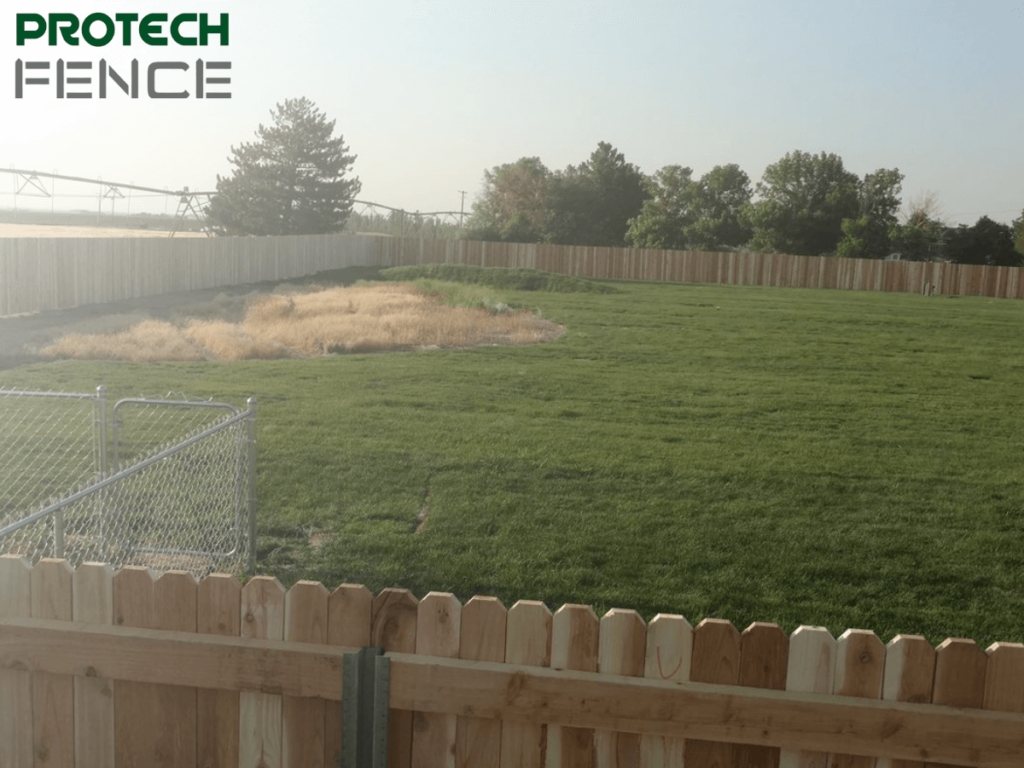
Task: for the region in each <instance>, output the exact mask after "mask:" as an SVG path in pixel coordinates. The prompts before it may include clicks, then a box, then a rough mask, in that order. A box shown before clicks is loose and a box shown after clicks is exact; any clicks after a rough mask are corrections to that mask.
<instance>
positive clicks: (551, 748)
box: [547, 604, 601, 768]
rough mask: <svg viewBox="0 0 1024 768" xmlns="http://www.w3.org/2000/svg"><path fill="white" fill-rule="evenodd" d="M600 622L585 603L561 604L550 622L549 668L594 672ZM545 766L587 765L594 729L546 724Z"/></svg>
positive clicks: (591, 757) (573, 767)
mask: <svg viewBox="0 0 1024 768" xmlns="http://www.w3.org/2000/svg"><path fill="white" fill-rule="evenodd" d="M600 631H601V630H600V622H599V621H598V620H597V614H595V613H594V610H593V609H592V608H591V607H590V606H589V605H572V604H568V605H563V606H562V607H561V608H559V609H558V610H557V611H556V612H555V615H554V617H553V619H552V622H551V668H552V669H573V670H576V671H578V672H596V671H597V652H598V644H599V640H600ZM547 759H548V762H547V765H548V768H591V766H593V765H594V729H593V728H572V727H569V726H561V725H549V726H548V752H547Z"/></svg>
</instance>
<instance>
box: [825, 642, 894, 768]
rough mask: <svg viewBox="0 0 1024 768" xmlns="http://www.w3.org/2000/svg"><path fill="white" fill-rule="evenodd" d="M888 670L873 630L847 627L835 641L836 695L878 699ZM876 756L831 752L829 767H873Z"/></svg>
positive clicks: (834, 690)
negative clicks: (836, 641)
mask: <svg viewBox="0 0 1024 768" xmlns="http://www.w3.org/2000/svg"><path fill="white" fill-rule="evenodd" d="M884 671H885V646H884V645H882V641H881V640H879V639H878V638H877V637H876V636H875V633H874V632H866V631H864V630H862V629H848V630H846V632H844V633H843V634H842V636H840V638H839V642H838V643H837V644H836V681H835V685H834V687H833V693H835V694H836V695H837V696H858V697H860V698H865V699H878V698H881V696H882V677H883V675H884ZM874 765H875V759H874V758H873V757H862V756H856V755H836V754H833V755H832V761H831V763H829V766H830V768H874Z"/></svg>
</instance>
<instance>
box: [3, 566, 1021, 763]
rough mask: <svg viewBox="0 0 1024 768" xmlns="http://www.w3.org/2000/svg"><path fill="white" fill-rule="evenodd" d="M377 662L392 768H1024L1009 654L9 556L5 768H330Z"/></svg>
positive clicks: (960, 643) (867, 636)
mask: <svg viewBox="0 0 1024 768" xmlns="http://www.w3.org/2000/svg"><path fill="white" fill-rule="evenodd" d="M370 645H374V646H379V647H381V648H383V649H384V651H386V652H387V653H386V658H387V659H388V660H389V664H390V686H389V690H388V699H387V704H388V705H389V706H390V708H391V711H390V715H389V717H388V734H387V743H386V752H387V765H389V766H392V768H407V767H412V766H415V767H417V768H418V767H421V766H422V767H424V768H425V767H426V766H474V767H475V766H484V767H487V766H516V767H517V768H519V767H520V766H523V767H526V768H529V767H531V766H532V767H536V768H539V767H540V766H552V767H553V766H566V767H568V766H574V767H578V766H644V767H647V768H651V767H653V766H675V767H677V768H678V766H683V765H684V764H685V766H686V768H705V767H710V766H718V767H727V766H783V767H787V766H793V767H795V766H825V765H830V766H840V765H841V766H855V767H857V768H860V767H861V766H864V767H865V768H867V767H869V766H874V765H878V766H885V767H886V768H890V767H891V768H897V767H898V768H907V767H908V766H925V765H927V766H929V767H930V768H941V766H940V764H946V765H949V764H952V765H964V766H985V767H987V768H1009V767H1010V766H1018V767H1019V766H1020V765H1022V764H1024V715H1022V714H1021V712H1024V646H1022V645H1019V644H1007V643H997V644H995V645H993V646H992V647H990V648H989V649H988V650H987V651H982V650H981V649H979V648H978V647H977V646H976V645H975V644H974V643H973V642H971V641H967V640H947V641H945V642H944V643H942V644H941V645H940V646H939V647H938V648H937V649H933V648H932V647H931V646H930V645H929V644H928V643H927V642H926V641H925V640H924V639H923V638H921V637H916V636H907V635H900V636H898V637H896V638H895V639H893V640H892V642H890V643H889V644H888V646H886V645H883V643H882V642H881V640H879V638H877V637H876V636H875V635H874V634H873V633H871V632H867V631H861V630H850V631H848V632H846V633H845V634H844V635H842V637H840V638H839V639H838V640H835V639H833V638H832V637H831V636H830V635H829V634H828V632H827V631H825V630H824V629H820V628H814V627H801V628H800V629H798V630H797V631H796V632H794V633H793V635H792V636H791V637H787V636H786V635H785V633H783V632H782V630H781V629H779V627H777V626H775V625H773V624H760V623H755V624H752V625H751V626H750V627H748V628H747V629H746V630H745V631H744V632H742V633H739V632H737V630H736V629H734V628H733V626H732V625H731V624H729V623H728V622H726V621H723V620H719V619H706V620H705V621H703V622H701V624H700V625H699V626H697V627H696V628H691V626H690V624H689V623H688V622H687V621H686V619H684V618H683V617H681V616H669V615H659V616H657V617H655V618H654V619H653V620H652V621H651V622H650V623H649V624H645V623H644V621H643V620H642V619H641V618H640V617H639V616H638V615H637V614H636V613H635V612H633V611H627V610H619V609H615V610H611V611H609V612H608V613H607V614H605V616H604V617H603V618H602V619H600V620H599V619H598V618H597V616H596V615H595V614H594V612H593V611H592V610H591V609H590V608H589V607H588V606H582V605H565V606H563V607H562V608H560V609H559V610H558V611H557V612H556V613H555V614H554V615H552V614H551V613H550V611H549V610H548V609H547V608H546V607H545V606H544V605H543V604H541V603H537V602H532V601H521V602H518V603H516V604H515V605H514V606H513V607H512V608H511V609H509V610H506V609H505V607H504V606H503V605H502V604H501V603H500V602H499V601H497V600H496V599H494V598H487V597H474V598H473V599H472V600H470V601H469V602H467V603H466V604H465V605H462V604H460V602H459V601H458V600H457V599H456V598H455V597H454V596H452V595H450V594H443V593H435V592H432V593H430V594H428V595H427V596H426V597H424V598H423V599H422V600H417V599H416V598H415V597H413V595H412V594H410V593H409V592H407V591H405V590H398V589H386V590H384V591H383V592H381V593H380V594H379V595H377V596H376V597H374V596H373V595H371V594H370V592H369V591H368V590H367V589H366V588H365V587H362V586H354V585H342V586H340V587H338V588H337V589H336V590H334V591H333V592H330V593H328V591H327V590H326V589H325V588H324V587H323V586H322V585H321V584H319V583H314V582H298V583H297V584H295V585H294V586H293V587H292V588H291V589H290V590H288V591H287V592H286V591H285V590H284V589H283V588H282V587H281V585H280V584H279V583H278V582H277V581H276V580H275V579H272V578H269V577H257V578H254V579H252V580H250V581H249V582H248V583H246V584H245V586H244V587H243V586H240V585H239V583H238V581H237V580H235V579H234V578H233V577H230V576H224V575H212V576H208V577H207V578H205V579H204V580H203V581H202V582H200V583H198V584H197V583H196V582H195V581H194V580H193V578H192V577H191V576H189V575H188V574H185V573H181V572H168V573H164V574H162V575H159V576H158V575H157V574H154V573H153V572H151V571H148V570H146V569H142V568H124V569H122V570H121V571H120V572H118V573H117V574H116V575H115V574H114V573H113V571H112V569H111V568H110V567H109V566H105V565H99V564H86V565H82V566H80V567H79V568H78V569H77V570H73V569H72V568H71V567H70V566H69V565H68V564H67V563H66V562H64V561H61V560H41V561H40V562H39V563H38V564H37V565H36V566H35V567H32V566H30V565H29V563H28V562H27V561H25V560H23V559H20V558H17V557H14V556H9V555H8V556H2V557H0V765H2V766H4V768H21V767H22V766H33V765H47V766H50V765H54V766H58V765H59V766H150V765H174V766H236V765H238V766H243V767H245V768H250V767H251V768H256V767H257V766H263V767H265V768H271V767H273V766H285V767H295V768H315V766H331V765H335V764H337V763H336V760H337V757H338V755H339V754H340V753H341V752H342V748H343V744H342V741H341V733H342V727H341V704H340V703H339V702H340V700H341V698H342V696H341V694H342V686H343V682H347V681H343V674H342V670H343V667H344V664H343V657H344V654H346V653H349V652H352V651H353V650H354V649H356V648H360V647H365V646H370ZM876 758H877V763H876Z"/></svg>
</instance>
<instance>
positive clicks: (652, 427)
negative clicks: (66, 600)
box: [0, 283, 1024, 645]
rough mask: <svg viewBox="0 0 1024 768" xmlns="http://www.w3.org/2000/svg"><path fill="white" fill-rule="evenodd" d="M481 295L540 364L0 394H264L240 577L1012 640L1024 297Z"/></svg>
mask: <svg viewBox="0 0 1024 768" xmlns="http://www.w3.org/2000/svg"><path fill="white" fill-rule="evenodd" d="M614 287H615V288H616V289H617V292H615V293H610V294H592V293H572V294H569V293H534V292H517V291H510V290H499V291H496V292H495V296H494V300H495V301H504V302H508V303H519V304H524V305H526V306H529V307H535V308H539V309H540V310H541V311H542V313H543V315H544V317H545V318H548V319H551V320H553V321H555V322H557V323H562V324H564V325H565V326H566V332H565V333H564V334H563V335H562V336H561V337H560V338H559V339H557V340H555V341H552V342H549V343H546V344H540V345H534V346H522V347H509V346H486V347H478V348H474V349H470V350H430V351H421V352H411V353H399V354H352V355H341V356H332V357H325V358H315V359H308V360H275V361H253V362H237V363H210V362H204V363H166V364H146V365H138V364H129V363H96V362H73V361H65V362H57V363H47V364H38V365H26V366H21V367H16V368H12V369H9V370H4V371H0V386H12V385H15V386H25V387H33V388H46V389H60V390H75V391H91V389H92V388H94V387H95V386H96V385H97V384H105V385H106V386H107V387H108V389H109V390H110V393H111V397H112V398H116V397H122V396H128V395H132V396H134V395H140V394H145V395H162V394H166V393H167V392H168V391H169V390H173V391H174V392H179V393H187V394H188V395H190V396H204V397H214V398H216V399H228V400H230V401H232V402H235V403H237V404H241V403H243V402H244V400H245V398H246V397H247V396H249V395H255V396H256V397H257V399H258V402H259V459H258V492H259V499H260V513H259V515H260V520H259V538H260V552H259V563H260V565H259V569H260V571H261V572H264V573H271V574H274V575H276V576H278V577H279V578H280V579H281V580H282V581H283V582H285V583H286V584H290V583H292V582H293V581H295V580H297V579H303V578H305V579H316V580H320V581H323V582H324V583H325V584H329V585H336V584H339V583H342V582H358V583H365V584H366V585H367V586H369V587H370V588H371V589H372V590H374V591H376V590H379V589H381V588H384V587H388V586H403V587H408V588H410V589H412V590H413V591H414V592H416V593H417V594H418V595H420V596H422V595H423V594H425V593H426V592H428V591H430V590H443V591H451V592H455V593H456V594H457V595H459V596H460V597H462V598H467V597H469V596H471V595H473V594H492V595H497V596H498V597H500V598H501V599H502V600H503V601H504V602H505V603H506V605H511V604H512V603H513V602H514V601H515V600H518V599H535V600H543V601H545V602H546V603H547V604H548V605H549V606H558V605H561V604H562V603H564V602H578V603H589V604H593V605H594V607H595V609H596V610H598V612H599V614H600V612H602V611H603V610H604V609H606V608H610V607H624V608H636V609H638V610H639V611H640V612H641V613H642V614H643V616H644V618H646V619H650V618H651V617H652V616H653V615H654V614H655V613H658V612H666V613H668V612H671V613H682V614H683V615H685V616H687V617H688V618H689V619H690V620H691V621H692V622H694V623H696V622H697V621H699V620H700V619H701V618H703V617H705V616H715V617H721V618H726V619H729V620H731V621H732V622H733V623H734V624H735V625H736V626H738V627H741V628H742V627H743V626H745V625H746V624H748V623H749V622H751V621H755V620H758V621H775V622H778V623H780V624H781V625H782V626H783V628H784V629H785V630H786V631H787V632H789V631H792V630H793V629H794V628H795V627H796V626H797V625H799V624H812V625H824V626H827V627H828V628H829V629H830V630H831V631H832V632H833V633H839V632H842V631H843V630H845V629H846V628H848V627H860V628H866V629H873V630H875V631H876V632H877V633H878V634H879V636H880V637H882V638H883V640H888V639H890V638H891V637H892V636H893V635H894V634H896V633H897V632H903V633H918V634H924V635H925V636H927V637H928V638H929V640H932V641H933V642H938V641H939V640H941V639H944V638H945V637H948V636H961V637H970V638H973V639H975V640H977V641H978V643H979V644H982V645H987V644H988V643H990V642H992V641H994V640H1004V641H1015V642H1021V641H1024V550H1022V547H1021V542H1022V534H1024V522H1022V520H1021V507H1022V500H1024V493H1022V483H1021V477H1020V466H1021V461H1020V457H1021V454H1022V444H1021V443H1022V441H1021V438H1020V436H1019V435H1020V429H1019V425H1018V418H1019V417H1018V413H1017V410H1018V405H1017V401H1018V391H1019V386H1020V383H1021V381H1022V377H1024V362H1022V361H1021V359H1020V356H1019V349H1020V341H1019V338H1020V333H1019V329H1020V328H1021V325H1022V321H1024V304H1022V303H1020V302H1013V301H1007V300H1002V301H1000V300H991V299H973V298H956V299H951V298H944V297H922V296H917V295H911V294H873V293H861V292H856V293H855V292H839V291H813V290H784V289H773V288H762V287H728V286H701V285H668V284H642V283H616V284H614Z"/></svg>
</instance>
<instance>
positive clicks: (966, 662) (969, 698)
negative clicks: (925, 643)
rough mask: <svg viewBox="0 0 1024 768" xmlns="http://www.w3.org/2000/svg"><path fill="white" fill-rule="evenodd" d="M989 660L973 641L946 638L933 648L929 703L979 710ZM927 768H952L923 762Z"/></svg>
mask: <svg viewBox="0 0 1024 768" xmlns="http://www.w3.org/2000/svg"><path fill="white" fill-rule="evenodd" d="M987 664H988V657H987V656H986V655H985V652H984V651H983V650H981V648H979V647H978V646H977V644H976V643H975V642H974V641H973V640H964V639H961V638H952V637H951V638H949V639H947V640H944V641H943V642H942V644H941V645H939V647H938V648H936V649H935V684H934V686H933V688H932V703H933V704H944V705H946V706H948V707H965V708H969V709H981V707H982V706H983V705H984V703H985V673H986V667H987ZM925 767H926V768H954V767H953V766H950V765H949V764H948V763H925Z"/></svg>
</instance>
